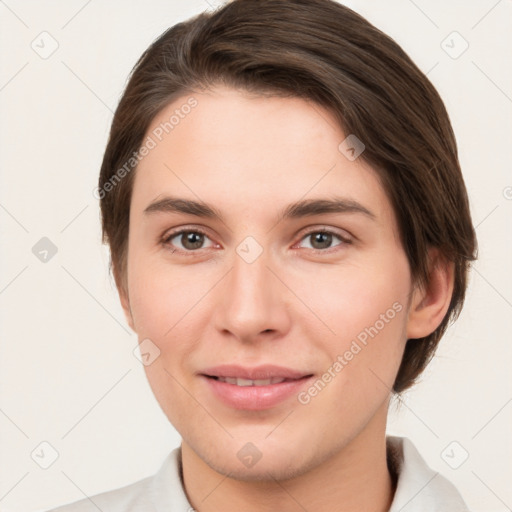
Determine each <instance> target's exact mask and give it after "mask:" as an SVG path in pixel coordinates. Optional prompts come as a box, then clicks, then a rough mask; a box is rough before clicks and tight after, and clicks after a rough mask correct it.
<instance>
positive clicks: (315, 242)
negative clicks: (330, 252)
mask: <svg viewBox="0 0 512 512" xmlns="http://www.w3.org/2000/svg"><path fill="white" fill-rule="evenodd" d="M335 239H338V240H339V241H340V242H339V243H337V244H335V245H333V242H334V241H335ZM302 240H309V241H310V246H309V247H306V248H307V249H313V250H316V251H326V249H331V248H334V247H338V246H342V245H346V244H349V243H350V240H349V239H348V238H345V237H343V236H341V235H339V234H337V233H334V232H332V231H326V230H317V231H310V232H309V233H307V234H306V235H305V236H304V237H303V238H302Z"/></svg>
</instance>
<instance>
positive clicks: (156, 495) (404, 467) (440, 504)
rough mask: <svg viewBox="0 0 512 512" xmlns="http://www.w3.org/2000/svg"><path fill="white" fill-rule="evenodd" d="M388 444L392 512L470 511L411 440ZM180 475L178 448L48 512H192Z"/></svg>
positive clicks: (389, 440)
mask: <svg viewBox="0 0 512 512" xmlns="http://www.w3.org/2000/svg"><path fill="white" fill-rule="evenodd" d="M386 443H387V455H388V466H389V468H390V470H391V472H392V473H395V474H396V475H397V476H398V480H397V485H396V491H395V495H394V498H393V502H392V504H391V508H390V509H389V512H469V509H468V508H467V506H466V504H465V503H464V500H463V499H462V497H461V495H460V494H459V492H458V491H457V489H456V488H455V487H454V486H453V484H451V483H450V482H449V481H448V480H447V479H446V478H445V477H443V476H442V475H440V474H439V473H438V472H435V471H433V470H432V469H430V467H429V466H428V465H427V464H426V463H425V461H424V460H423V458H422V457H421V455H420V454H419V453H418V450H416V448H415V446H414V445H413V443H412V442H411V441H410V440H409V439H407V438H404V437H395V436H387V438H386ZM181 474H182V471H181V448H180V447H178V448H175V449H174V450H173V451H171V452H170V453H169V454H168V455H167V457H166V458H165V460H164V462H163V464H162V465H161V467H160V469H159V470H158V472H157V473H156V474H154V475H153V476H149V477H147V478H144V479H143V480H139V481H138V482H135V483H133V484H130V485H127V486H125V487H121V488H119V489H115V490H113V491H107V492H104V493H101V494H97V495H95V496H92V497H90V498H86V499H84V500H79V501H77V502H74V503H72V504H70V505H65V506H64V507H59V508H58V509H54V510H52V511H48V512H84V511H86V510H87V511H89V510H91V511H92V510H94V511H97V510H98V508H99V509H100V510H108V511H109V512H170V511H172V512H191V511H193V510H194V509H193V508H192V507H191V505H190V503H189V502H188V499H187V497H186V494H185V490H184V486H183V481H182V479H181Z"/></svg>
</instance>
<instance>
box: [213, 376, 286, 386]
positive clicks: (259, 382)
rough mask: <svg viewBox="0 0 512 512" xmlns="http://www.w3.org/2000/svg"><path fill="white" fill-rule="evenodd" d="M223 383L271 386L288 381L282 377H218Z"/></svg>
mask: <svg viewBox="0 0 512 512" xmlns="http://www.w3.org/2000/svg"><path fill="white" fill-rule="evenodd" d="M217 379H218V380H220V381H221V382H226V383H228V384H235V385H237V386H270V385H271V384H279V383H280V382H284V381H285V380H286V379H284V378H281V377H272V378H270V379H256V380H251V379H241V378H237V377H217Z"/></svg>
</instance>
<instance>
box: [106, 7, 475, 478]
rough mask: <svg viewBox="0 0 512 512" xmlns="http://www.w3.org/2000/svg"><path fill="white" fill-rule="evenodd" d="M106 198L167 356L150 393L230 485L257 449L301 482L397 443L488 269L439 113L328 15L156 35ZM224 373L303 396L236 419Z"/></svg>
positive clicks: (117, 267)
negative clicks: (400, 412) (393, 435)
mask: <svg viewBox="0 0 512 512" xmlns="http://www.w3.org/2000/svg"><path fill="white" fill-rule="evenodd" d="M99 197H100V200H101V203H100V204H101V213H102V222H103V224H102V227H103V236H104V241H105V242H107V243H108V244H109V245H110V250H111V258H112V259H111V262H112V271H113V274H114V278H115V281H116V284H117V287H118V290H119V294H120V298H121V302H122V305H123V308H124V310H125V313H126V316H127V319H128V322H129V323H130V325H131V327H132V328H133V329H134V331H135V332H136V333H137V335H138V337H139V340H140V341H143V340H145V339H149V340H151V343H152V344H154V345H155V346H156V347H158V349H159V351H160V357H158V358H157V359H156V360H155V361H154V362H153V363H152V364H151V365H148V366H146V367H145V368H146V373H147V375H148V379H149V382H150V384H151V386H152V389H153V392H154V393H155V396H156V398H157V400H158V401H159V403H160V405H161V407H162V409H163V410H164V412H165V413H166V414H167V416H168V417H169V419H170V421H171V422H172V423H173V424H174V426H175V427H176V428H177V430H178V431H179V432H180V434H181V435H182V437H183V439H184V441H185V442H187V443H188V444H189V445H190V446H191V447H192V448H193V450H194V451H195V452H196V453H197V454H198V455H199V456H200V457H201V458H203V459H204V460H205V461H208V462H209V463H210V464H211V465H212V467H217V468H218V469H219V470H221V471H225V472H228V471H233V468H234V467H235V466H234V464H236V463H238V464H239V461H238V460H237V459H236V452H237V447H238V448H241V447H242V446H244V444H245V442H253V444H255V445H259V446H260V447H262V451H263V450H267V453H272V454H273V457H272V462H268V465H265V464H261V466H260V467H261V468H262V471H263V470H265V471H267V470H270V469H271V470H274V471H276V472H279V471H281V472H282V473H280V474H282V475H291V474H294V472H295V473H297V472H300V471H302V470H303V468H305V467H311V466H312V465H314V464H315V463H318V462H319V461H320V460H322V458H325V457H327V456H328V453H331V452H332V450H333V449H336V448H341V447H342V446H343V445H344V443H345V444H346V443H348V442H349V441H350V440H351V439H354V438H356V437H357V435H358V434H360V433H361V432H362V430H363V429H364V428H365V427H366V426H368V425H371V424H372V421H373V420H374V418H380V421H381V423H382V421H384V420H383V418H384V416H385V410H386V407H387V401H388V399H389V395H390V392H395V393H400V392H402V391H404V390H406V389H407V388H409V387H410V386H412V385H413V384H414V383H415V381H416V380H417V379H418V377H419V376H420V374H421V373H422V371H423V370H424V368H425V367H426V365H427V364H428V362H429V361H430V360H431V358H432V356H433V354H434V352H435V349H436V347H437V345H438V343H439V341H440V339H441V337H442V335H443V333H444V332H445V330H446V328H447V326H448V325H449V323H450V321H452V320H454V319H455V318H456V317H457V315H458V314H459V312H460V309H461V307H462V304H463V300H464V294H465V289H466V282H467V273H468V268H469V264H470V262H471V261H472V260H473V259H474V258H475V252H476V240H475V234H474V230H473V226H472V223H471V218H470V212H469V206H468V199H467V194H466V190H465V186H464V182H463V178H462V174H461V170H460V166H459V162H458V158H457V148H456V142H455V138H454V134H453V132H452V128H451V125H450V121H449V117H448V115H447V112H446V110H445V107H444V105H443V102H442V100H441V99H440V97H439V95H438V93H437V92H436V90H435V89H434V87H433V86H432V84H431V83H430V82H429V81H428V79H427V78H426V77H425V75H424V74H423V73H422V72H421V71H420V70H419V69H418V68H417V67H416V66H415V65H414V63H413V62H412V61H411V60H410V59H409V57H408V56H407V55H406V54H405V53H404V51H403V50H402V49H401V48H400V47H399V46H398V45H397V44H396V43H395V42H394V41H393V40H392V39H390V38H389V37H388V36H386V35H384V34H383V33H382V32H380V31H379V30H378V29H376V28H375V27H373V26H372V25H371V24H369V23H368V22H367V21H366V20H364V19H363V18H362V17H360V16H359V15H358V14H356V13H354V12H353V11H351V10H350V9H348V8H346V7H344V6H342V5H340V4H338V3H336V2H333V1H330V0H308V1H304V0H292V1H290V0H268V1H265V2H261V1H257V0H243V1H242V0H235V1H233V2H231V3H229V4H227V5H226V6H225V7H224V8H222V9H220V10H218V11H216V12H214V13H210V14H201V15H199V16H197V17H195V18H193V19H191V20H189V21H187V22H184V23H179V24H178V25H176V26H174V27H172V28H170V29H169V30H168V31H166V32H165V33H164V34H162V35H161V36H160V37H159V38H158V39H157V40H156V41H155V42H154V43H153V44H152V45H151V46H150V47H149V48H148V49H147V50H146V51H145V52H144V54H143V55H142V56H141V58H140V59H139V61H138V62H137V64H136V65H135V67H134V69H133V71H132V74H131V77H130V79H129V81H128V84H127V86H126V89H125V92H124V94H123V96H122V98H121V100H120V103H119V105H118V108H117V110H116V112H115V115H114V119H113V122H112V127H111V132H110V138H109V141H108V145H107V148H106V151H105V155H104V159H103V163H102V168H101V174H100V179H99ZM169 198H172V199H174V200H173V201H169V200H168V199H169ZM175 199H178V201H176V200H175ZM183 200H184V201H183ZM334 200H336V201H337V203H336V204H334ZM191 201H194V202H195V203H196V204H192V203H191ZM299 203H300V204H299ZM205 205H206V206H208V208H207V207H206V206H205ZM178 228H179V229H178ZM180 230H181V231H185V232H186V233H185V234H183V233H181V234H179V235H177V234H176V233H178V232H179V231H180ZM187 230H188V231H187ZM348 352H350V353H351V354H352V356H350V354H348ZM345 355H346V357H344V356H345ZM338 356H341V359H339V357H338ZM342 360H343V361H342ZM336 362H338V365H336ZM223 364H235V365H240V366H243V367H256V366H258V365H261V364H275V365H281V366H286V367H288V368H292V369H293V370H295V371H297V372H299V373H300V374H301V376H303V377H304V383H305V384H304V386H303V387H302V388H300V393H298V394H297V397H295V399H294V400H291V401H290V400H284V401H282V402H279V403H278V404H276V405H275V406H272V407H268V408H264V409H259V410H249V409H248V408H247V407H241V408H238V409H236V408H233V407H230V406H229V405H226V404H225V403H223V402H222V401H221V400H219V401H217V400H216V399H212V396H214V395H211V389H210V387H211V386H210V384H211V382H206V381H207V380H208V379H209V377H206V373H208V372H207V371H208V370H211V369H212V367H215V368H218V366H219V365H223ZM340 365H341V366H340ZM326 372H327V373H328V374H330V377H328V376H326V375H327V373H326ZM308 379H309V380H308ZM319 381H321V382H322V383H323V384H322V383H319ZM315 383H316V384H315ZM313 388H314V389H316V391H314V389H313ZM292 410H293V412H294V413H293V414H291V415H290V417H289V419H287V420H286V421H285V422H283V424H282V425H281V426H280V427H279V429H278V430H276V431H275V432H274V433H273V434H272V435H267V434H268V432H270V431H271V430H272V429H273V428H274V427H275V425H277V424H278V423H279V421H280V420H281V419H282V418H283V417H284V416H286V413H287V412H289V411H292ZM326 416H328V417H329V418H331V419H332V418H334V421H327V420H326ZM313 425H316V426H314V427H313ZM319 425H321V427H320V428H319ZM313 429H316V430H315V433H314V434H313V433H312V432H313ZM315 436H316V437H315ZM306 441H307V442H308V443H309V444H308V443H306ZM219 443H220V444H221V445H222V444H223V443H224V446H229V448H230V449H229V450H228V451H229V455H226V450H224V451H222V450H221V448H219V447H218V445H219ZM305 444H308V445H309V446H310V447H311V449H310V451H309V450H303V451H302V452H301V453H300V454H299V453H298V452H297V451H296V450H295V447H296V446H299V445H300V446H304V445H305ZM264 453H265V452H264ZM285 466H286V468H285ZM301 468H302V469H301ZM237 471H239V472H240V476H241V477H248V476H247V472H248V470H247V468H244V467H243V466H241V465H240V464H239V466H237ZM255 474H256V473H255V472H254V471H253V473H252V475H255Z"/></svg>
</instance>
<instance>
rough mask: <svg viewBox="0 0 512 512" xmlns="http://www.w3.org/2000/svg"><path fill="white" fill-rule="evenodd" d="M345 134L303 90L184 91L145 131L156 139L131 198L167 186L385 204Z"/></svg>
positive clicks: (138, 199) (236, 197)
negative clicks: (282, 93) (297, 93)
mask: <svg viewBox="0 0 512 512" xmlns="http://www.w3.org/2000/svg"><path fill="white" fill-rule="evenodd" d="M192 105H193V106H192ZM346 137H347V135H346V134H344V133H343V131H342V129H341V127H340V126H339V124H338V122H337V120H336V118H335V116H334V115H333V114H332V113H331V112H330V111H329V110H327V109H325V108H323V107H321V106H320V105H318V104H316V103H313V102H311V101H307V100H304V99H301V98H296V97H293V98H281V97H267V96H265V97H262V96H255V95H249V94H248V93H247V92H245V91H240V90H234V89H230V88H224V87H218V88H215V89H213V90H211V91H208V92H202V93H197V92H194V93H190V94H185V95H183V96H182V97H180V98H177V99H175V100H174V101H173V102H172V103H170V104H169V105H167V107H165V108H164V109H162V110H161V111H160V112H159V114H158V115H157V116H156V117H155V118H154V119H153V121H152V123H151V125H150V126H149V128H148V130H147V132H146V137H145V140H146V141H148V140H149V139H151V141H152V143H151V145H152V146H154V147H153V148H152V149H151V150H150V151H149V152H148V154H147V155H146V156H145V157H144V158H143V159H142V160H141V161H140V163H139V165H138V168H137V172H136V178H135V186H134V196H133V201H134V202H135V203H140V204H136V205H134V206H138V207H140V208H142V207H143V206H144V205H143V202H146V203H147V202H148V201H151V200H154V198H155V197H156V196H157V195H159V194H164V193H172V195H181V196H183V195H185V196H187V197H190V198H192V197H194V196H196V197H195V198H196V199H197V197H200V198H202V199H206V198H209V199H211V200H212V201H213V202H216V203H217V204H222V205H224V206H225V207H228V206H229V205H235V204H238V206H243V207H244V210H245V211H248V210H250V207H252V208H253V209H257V207H258V206H259V205H261V207H264V208H266V209H269V208H271V207H273V206H275V207H277V208H280V207H281V206H282V204H285V203H287V202H289V203H291V202H294V201H297V200H298V199H300V198H307V197H310V196H311V197H313V196H314V197H318V196H326V195H327V196H329V195H333V194H335V195H337V196H340V195H345V196H347V197H349V198H350V199H353V200H357V201H358V202H366V203H368V202H370V203H372V205H373V208H372V209H373V210H375V209H379V208H381V209H389V204H388V203H387V198H386V197H385V194H384V191H383V189H382V187H381V185H380V182H379V180H378V177H377V175H376V173H375V171H374V170H372V169H371V168H370V167H369V165H368V164H366V163H365V162H364V161H363V160H362V158H357V159H355V160H351V159H349V158H347V154H346V153H344V151H343V148H345V146H344V145H343V144H342V143H343V141H344V140H345V139H346ZM340 144H342V150H340ZM269 198H272V200H270V199H269ZM277 198H279V201H280V204H279V205H277V204H276V202H275V200H276V199H277ZM208 202H210V201H208ZM252 213H254V212H252Z"/></svg>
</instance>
